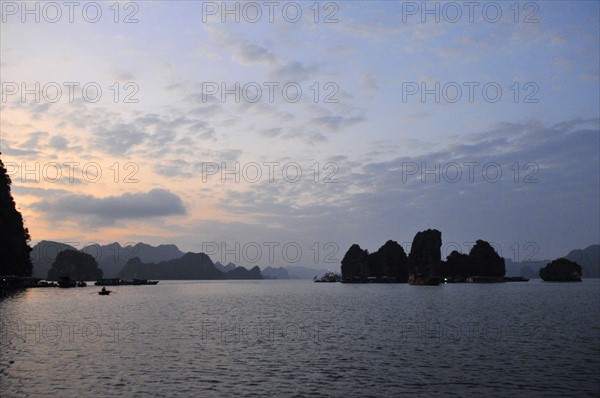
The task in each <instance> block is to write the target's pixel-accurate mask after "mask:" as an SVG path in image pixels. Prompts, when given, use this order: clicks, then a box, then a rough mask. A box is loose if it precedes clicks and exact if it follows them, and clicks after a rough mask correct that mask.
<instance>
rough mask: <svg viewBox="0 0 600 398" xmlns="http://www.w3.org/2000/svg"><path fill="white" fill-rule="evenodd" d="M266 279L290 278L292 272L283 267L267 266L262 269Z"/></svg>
mask: <svg viewBox="0 0 600 398" xmlns="http://www.w3.org/2000/svg"><path fill="white" fill-rule="evenodd" d="M261 273H262V275H263V277H264V278H265V279H290V274H288V272H287V270H286V269H285V268H283V267H279V268H273V267H267V268H265V269H263V270H262V271H261Z"/></svg>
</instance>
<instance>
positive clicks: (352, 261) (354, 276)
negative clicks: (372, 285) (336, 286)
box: [342, 244, 369, 282]
mask: <svg viewBox="0 0 600 398" xmlns="http://www.w3.org/2000/svg"><path fill="white" fill-rule="evenodd" d="M368 258H369V252H367V251H366V250H363V249H361V248H360V246H359V245H357V244H353V245H352V246H350V249H348V251H347V252H346V254H345V255H344V258H343V259H342V280H343V281H344V282H366V281H367V277H368V275H369V270H368Z"/></svg>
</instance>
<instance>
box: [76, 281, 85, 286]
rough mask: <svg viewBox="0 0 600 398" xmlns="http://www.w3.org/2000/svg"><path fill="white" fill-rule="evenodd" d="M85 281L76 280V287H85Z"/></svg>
mask: <svg viewBox="0 0 600 398" xmlns="http://www.w3.org/2000/svg"><path fill="white" fill-rule="evenodd" d="M86 286H87V283H85V282H84V281H78V282H77V287H86Z"/></svg>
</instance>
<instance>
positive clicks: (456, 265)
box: [440, 250, 474, 281]
mask: <svg viewBox="0 0 600 398" xmlns="http://www.w3.org/2000/svg"><path fill="white" fill-rule="evenodd" d="M440 269H441V273H442V276H443V277H444V278H452V279H453V280H454V281H464V280H465V279H466V277H467V276H471V275H473V274H472V273H473V271H474V269H473V262H472V261H471V258H470V257H469V255H468V254H464V253H459V252H457V251H456V250H454V251H452V253H450V254H449V255H448V257H446V261H444V262H442V264H441V267H440Z"/></svg>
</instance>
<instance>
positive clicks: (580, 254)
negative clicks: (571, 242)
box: [504, 245, 600, 279]
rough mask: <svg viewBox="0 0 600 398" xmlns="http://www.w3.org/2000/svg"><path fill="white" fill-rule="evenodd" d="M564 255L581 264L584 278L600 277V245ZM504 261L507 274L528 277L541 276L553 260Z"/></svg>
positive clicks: (506, 259)
mask: <svg viewBox="0 0 600 398" xmlns="http://www.w3.org/2000/svg"><path fill="white" fill-rule="evenodd" d="M563 257H564V258H566V259H568V260H571V261H575V262H576V263H577V264H579V265H581V271H582V278H584V279H585V278H600V245H591V246H588V247H586V248H585V249H583V250H571V251H570V252H569V254H567V255H566V256H563ZM504 261H505V263H506V275H507V276H525V277H527V278H539V272H540V269H542V268H544V267H545V266H546V265H547V264H549V263H551V262H552V260H535V261H521V262H514V261H512V260H510V259H508V258H505V259H504Z"/></svg>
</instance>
